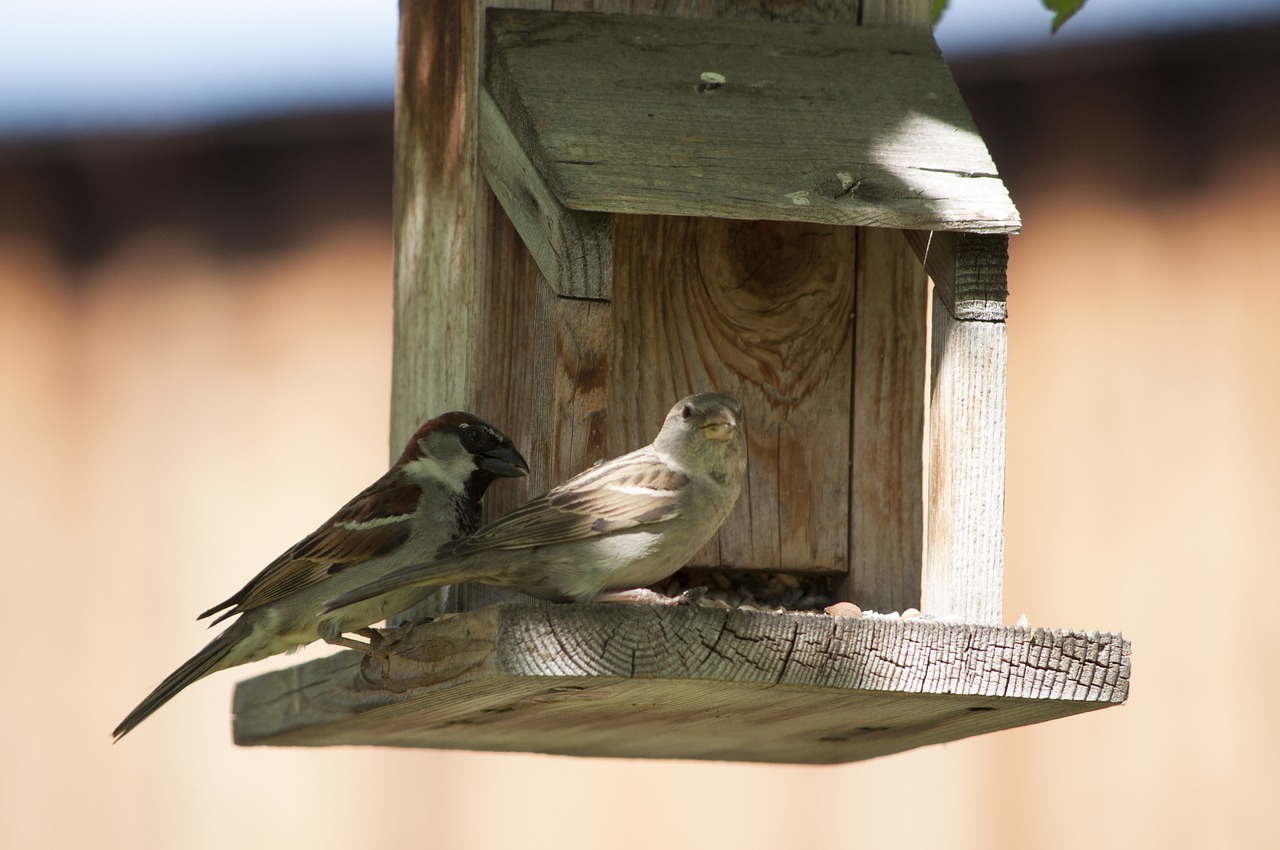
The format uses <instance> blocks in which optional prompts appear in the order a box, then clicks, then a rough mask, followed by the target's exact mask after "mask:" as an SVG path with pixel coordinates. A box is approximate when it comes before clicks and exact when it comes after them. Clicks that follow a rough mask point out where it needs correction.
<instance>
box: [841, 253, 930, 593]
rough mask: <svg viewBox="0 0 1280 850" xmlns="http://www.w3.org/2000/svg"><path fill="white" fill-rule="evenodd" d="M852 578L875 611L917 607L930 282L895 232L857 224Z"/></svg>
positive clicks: (847, 589)
mask: <svg viewBox="0 0 1280 850" xmlns="http://www.w3.org/2000/svg"><path fill="white" fill-rule="evenodd" d="M857 268H858V274H857V301H856V305H855V309H854V316H855V321H854V375H853V410H852V419H851V422H852V428H853V434H852V438H851V440H852V464H851V468H850V484H849V489H850V497H851V504H850V520H849V533H850V544H849V551H850V564H849V578H848V581H847V583H846V585H845V586H844V587H843V588H842V589H841V591H840V593H839V595H840V598H842V599H849V600H852V601H854V602H857V603H858V604H859V605H860V606H862V607H863V608H867V609H870V610H874V611H905V610H906V609H907V608H919V607H920V605H921V593H920V588H921V575H922V571H923V567H924V552H923V550H924V504H925V502H924V484H925V473H924V443H925V397H926V389H925V380H926V374H927V366H928V360H929V334H928V321H929V315H928V311H929V305H930V299H929V283H928V280H926V279H925V275H924V271H923V269H922V268H921V267H920V264H919V263H917V262H915V258H914V256H913V255H912V254H911V251H910V249H909V248H908V247H907V246H906V245H905V244H903V241H902V239H901V238H899V236H898V235H897V234H896V233H895V232H894V231H891V230H882V229H879V228H859V229H858V266H857Z"/></svg>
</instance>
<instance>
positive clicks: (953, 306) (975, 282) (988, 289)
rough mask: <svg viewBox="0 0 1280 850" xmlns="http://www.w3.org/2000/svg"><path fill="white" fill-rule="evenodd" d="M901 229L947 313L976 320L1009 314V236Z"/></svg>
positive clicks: (990, 320)
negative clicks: (931, 281)
mask: <svg viewBox="0 0 1280 850" xmlns="http://www.w3.org/2000/svg"><path fill="white" fill-rule="evenodd" d="M902 234H903V235H904V236H905V237H906V239H907V243H908V244H909V245H910V246H911V249H912V250H913V251H914V252H915V254H916V256H917V257H918V258H919V259H920V262H921V263H922V264H923V265H924V268H925V271H926V272H928V274H929V277H930V278H931V279H932V280H933V285H934V289H935V291H936V292H937V293H938V297H939V298H941V299H942V302H943V304H945V305H946V307H947V310H948V312H950V313H951V315H952V316H954V317H956V318H957V319H963V320H966V321H980V322H1003V321H1004V320H1005V319H1006V318H1007V317H1008V312H1009V311H1008V298H1009V289H1008V266H1009V237H1008V236H1006V235H1004V234H979V233H947V232H943V231H923V230H904V231H902Z"/></svg>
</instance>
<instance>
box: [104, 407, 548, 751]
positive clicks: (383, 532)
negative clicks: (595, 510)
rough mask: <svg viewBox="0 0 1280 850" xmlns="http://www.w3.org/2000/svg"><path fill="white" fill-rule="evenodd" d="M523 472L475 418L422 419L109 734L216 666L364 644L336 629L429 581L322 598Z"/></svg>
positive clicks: (431, 539)
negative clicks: (368, 479)
mask: <svg viewBox="0 0 1280 850" xmlns="http://www.w3.org/2000/svg"><path fill="white" fill-rule="evenodd" d="M528 471H529V466H528V464H527V463H525V460H524V458H523V457H521V456H520V453H519V452H518V451H516V449H515V447H514V446H513V445H512V444H511V440H510V439H508V438H507V436H506V435H505V434H503V433H502V432H501V431H499V430H498V429H497V428H494V427H493V426H492V425H490V424H489V423H487V422H485V421H484V420H482V419H479V418H477V417H475V416H472V415H471V414H469V413H457V412H454V413H446V414H444V415H443V416H437V417H436V418H435V419H431V420H429V421H427V422H426V423H424V424H423V426H422V427H421V428H419V429H418V431H417V433H416V434H414V435H413V438H412V439H411V440H409V444H408V446H406V447H405V450H404V453H403V454H401V455H400V459H399V460H397V461H396V462H395V463H394V464H393V465H392V467H391V469H390V470H388V471H387V473H386V474H385V475H383V476H382V477H381V478H379V479H378V480H377V481H375V482H374V483H373V484H371V485H369V487H368V488H366V489H365V490H364V491H363V492H362V493H360V494H359V495H357V496H356V497H355V498H354V499H352V500H351V501H350V502H348V503H347V504H346V505H345V506H343V508H342V509H341V510H339V511H338V512H337V513H336V514H334V515H333V516H332V517H330V518H329V520H328V522H326V523H325V524H324V525H322V526H320V527H319V528H318V529H316V530H315V531H314V532H312V533H311V534H310V535H309V536H307V537H305V538H303V539H302V540H300V541H299V542H298V543H296V544H294V546H293V547H292V548H290V549H289V550H288V551H286V552H285V553H284V554H283V555H281V556H280V557H278V558H276V559H275V560H274V561H272V562H271V563H270V564H268V565H267V566H266V568H265V569H263V570H262V572H260V573H258V575H256V576H254V578H253V579H252V580H251V581H250V582H249V583H248V584H246V585H245V586H244V587H243V588H241V589H240V592H239V593H237V594H236V595H235V596H232V597H231V598H230V599H228V600H227V601H225V602H223V603H222V604H220V605H215V606H214V607H212V608H210V609H209V610H208V611H205V612H204V613H203V614H201V615H200V618H201V619H203V618H204V617H208V616H210V615H212V614H217V613H218V612H219V611H221V612H223V613H222V614H221V615H220V616H219V617H218V618H217V619H215V620H214V621H213V622H214V623H218V622H221V621H222V620H224V619H226V618H228V617H232V616H235V615H237V614H239V615H240V619H238V620H236V621H235V623H233V624H232V625H231V626H230V627H229V628H228V629H227V630H226V631H224V632H223V633H222V634H220V635H218V636H217V637H216V638H214V639H213V640H212V641H211V642H210V643H209V645H208V646H206V647H205V648H204V649H202V650H200V651H199V652H198V653H196V654H195V656H194V657H193V658H191V659H190V660H189V661H187V663H185V664H183V665H182V666H181V667H179V668H178V669H177V670H175V671H174V672H173V673H172V674H171V675H170V676H169V678H167V679H165V680H164V681H163V682H161V683H160V685H159V686H158V687H157V688H156V689H155V690H154V691H152V692H151V693H150V694H148V695H147V698H146V699H144V700H143V701H142V702H141V703H140V704H139V705H138V707H137V708H135V709H134V710H133V711H132V712H130V713H129V716H128V717H126V718H125V719H124V720H123V721H121V723H120V725H119V726H117V727H116V728H115V731H114V732H112V735H113V736H114V737H115V739H116V740H119V739H120V738H121V737H122V736H123V735H125V734H126V733H128V732H129V731H130V730H131V729H133V728H134V727H135V726H137V725H138V724H139V723H141V722H142V721H143V720H145V719H146V718H147V717H149V716H150V715H151V714H152V712H154V711H155V710H156V709H158V708H160V706H162V705H164V704H165V703H166V702H168V701H169V700H170V699H172V698H173V697H174V696H175V695H176V694H177V693H178V691H180V690H182V689H183V688H185V687H186V686H187V685H189V684H191V683H192V682H194V681H196V680H197V679H200V678H203V677H204V676H207V675H209V674H210V673H213V672H215V671H217V670H224V669H226V668H228V667H235V666H236V665H239V664H247V663H248V662H250V661H259V660H261V659H263V658H266V657H268V656H271V655H277V654H279V653H282V652H288V651H290V650H293V649H296V648H298V647H300V646H303V645H305V644H308V643H311V642H312V641H314V640H316V639H317V638H323V639H324V640H325V641H327V642H329V643H334V644H338V645H340V646H348V647H353V648H357V647H365V646H366V645H365V644H362V643H359V642H358V641H355V640H352V639H350V638H344V637H342V634H343V633H344V632H349V631H353V630H361V629H365V627H367V626H369V625H370V624H371V623H375V622H377V621H378V620H381V619H384V618H386V617H387V616H388V615H392V614H396V613H397V612H400V611H405V610H407V609H409V608H411V607H413V606H414V605H416V604H417V603H418V602H420V601H422V600H423V599H425V598H426V597H428V596H430V595H431V592H432V591H434V588H427V589H424V588H415V587H407V588H403V589H402V590H401V591H400V592H398V593H393V594H388V595H387V596H383V597H380V598H378V599H375V600H371V601H370V602H369V603H367V604H364V605H353V606H351V607H348V608H345V609H343V610H342V611H341V612H337V613H334V614H329V613H327V612H323V610H322V609H323V603H324V600H325V599H327V598H329V597H331V596H333V595H334V594H335V593H342V592H344V591H347V590H351V589H352V588H355V587H360V586H361V585H364V584H365V583H367V582H369V581H371V580H373V579H376V578H378V577H379V576H381V575H384V574H386V573H387V572H389V571H391V570H394V569H396V568H399V567H403V566H405V565H407V564H415V563H419V562H421V561H424V560H426V559H428V558H430V557H432V556H433V555H434V554H435V552H436V550H437V549H438V548H439V547H440V546H441V544H443V543H446V542H448V541H449V540H452V539H455V538H457V537H460V536H462V535H464V534H467V533H469V532H472V531H474V530H475V529H476V527H477V526H478V525H479V524H480V499H481V497H482V496H484V492H485V490H486V489H487V488H488V487H489V485H490V484H492V483H493V482H494V480H495V479H496V478H499V477H503V478H507V477H514V476H520V475H526V474H528ZM424 590H425V592H424ZM365 634H366V636H369V637H370V638H373V637H374V635H373V633H371V632H365Z"/></svg>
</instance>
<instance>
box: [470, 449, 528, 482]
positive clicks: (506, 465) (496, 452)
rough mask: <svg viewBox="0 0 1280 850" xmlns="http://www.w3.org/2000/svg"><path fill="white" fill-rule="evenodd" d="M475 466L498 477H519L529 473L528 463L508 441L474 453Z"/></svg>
mask: <svg viewBox="0 0 1280 850" xmlns="http://www.w3.org/2000/svg"><path fill="white" fill-rule="evenodd" d="M476 466H478V467H480V468H481V469H483V470H484V471H485V472H488V473H490V474H491V475H497V476H498V477H500V478H519V477H520V476H522V475H528V474H529V464H528V463H526V462H525V459H524V458H523V457H522V456H521V455H520V452H518V451H516V447H515V446H513V445H511V444H510V443H508V444H507V445H505V446H498V447H496V448H492V449H489V450H488V451H484V452H480V454H478V455H476Z"/></svg>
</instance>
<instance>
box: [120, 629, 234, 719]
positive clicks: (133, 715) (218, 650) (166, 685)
mask: <svg viewBox="0 0 1280 850" xmlns="http://www.w3.org/2000/svg"><path fill="white" fill-rule="evenodd" d="M238 625H239V623H236V624H234V625H232V626H231V628H229V629H227V630H226V631H224V632H223V633H222V634H220V635H218V636H217V637H216V638H214V639H213V640H211V641H209V643H208V644H207V645H206V646H205V648H204V649H202V650H200V651H199V652H197V653H196V654H195V655H193V656H192V657H191V658H190V659H188V660H187V662H186V663H185V664H183V665H182V666H181V667H179V668H178V669H177V670H174V671H173V672H172V673H170V674H169V676H168V677H167V678H166V679H165V680H164V681H163V682H161V683H160V684H159V685H157V686H156V689H155V690H153V691H152V692H151V693H149V694H147V696H146V698H145V699H144V700H143V701H142V702H140V703H138V707H137V708H135V709H134V710H133V711H131V712H129V716H128V717H126V718H125V719H124V720H122V721H120V725H119V726H117V727H116V728H115V729H114V730H113V731H112V732H111V737H112V738H113V739H114V740H115V741H119V740H120V739H121V738H123V737H124V736H125V735H127V734H128V733H129V732H131V731H132V730H133V729H134V727H136V726H137V725H138V724H139V723H141V722H142V721H144V720H146V719H147V718H148V717H150V716H151V715H152V714H154V713H155V712H156V711H157V710H158V709H159V708H160V706H162V705H164V704H165V703H167V702H168V701H169V700H171V699H173V698H174V697H175V696H177V695H178V692H179V691H181V690H182V689H183V688H185V687H186V686H187V685H190V684H191V683H192V682H195V681H196V680H198V679H202V678H204V677H205V676H207V675H209V674H210V673H212V672H214V671H215V670H220V669H222V666H221V665H220V662H222V661H223V660H224V659H225V658H226V657H227V656H228V655H230V653H231V650H232V649H234V648H235V646H236V644H237V643H239V642H240V639H241V638H242V637H243V635H241V634H240V632H241V631H242V630H241V629H237V628H236V626H238ZM228 666H229V665H228Z"/></svg>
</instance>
